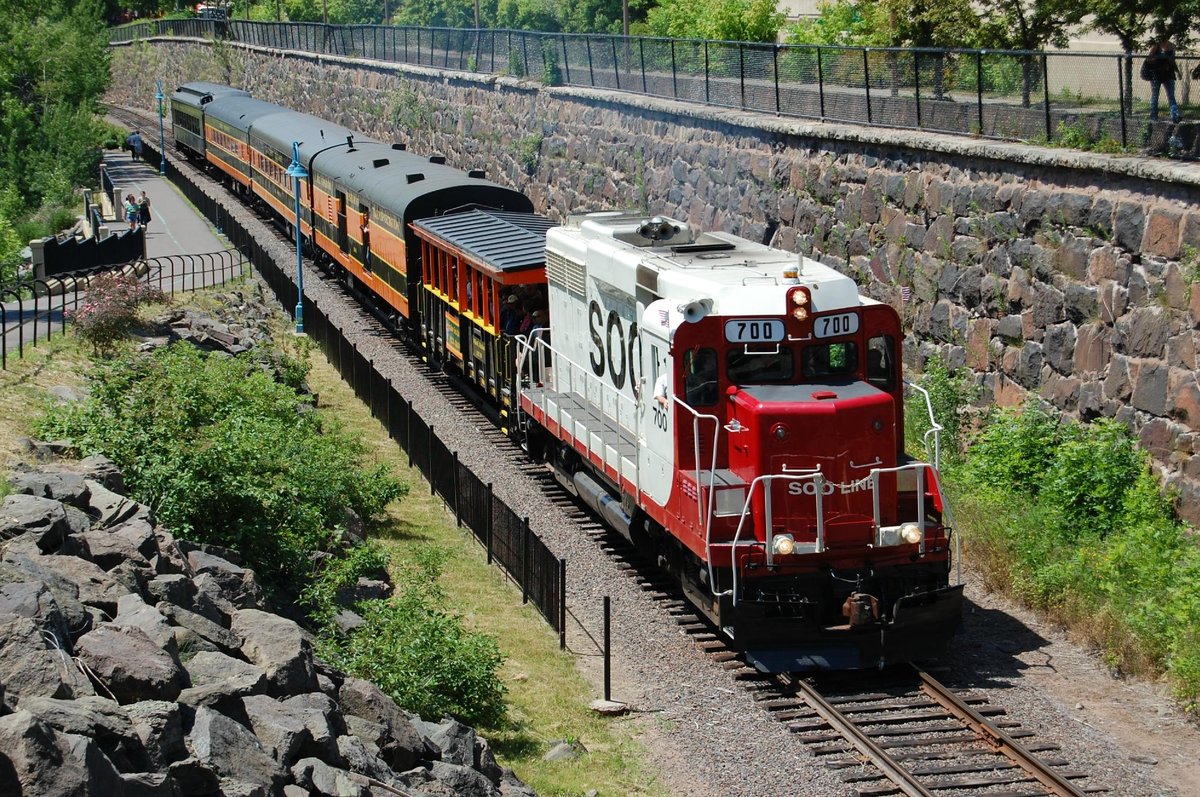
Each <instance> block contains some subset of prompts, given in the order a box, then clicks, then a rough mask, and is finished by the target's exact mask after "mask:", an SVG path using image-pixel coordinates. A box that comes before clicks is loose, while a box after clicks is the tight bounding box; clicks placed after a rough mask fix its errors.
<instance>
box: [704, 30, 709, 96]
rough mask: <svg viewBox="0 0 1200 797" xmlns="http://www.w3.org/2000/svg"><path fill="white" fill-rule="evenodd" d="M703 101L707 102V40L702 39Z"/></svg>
mask: <svg viewBox="0 0 1200 797" xmlns="http://www.w3.org/2000/svg"><path fill="white" fill-rule="evenodd" d="M704 102H705V104H707V103H708V40H707V39H705V41H704Z"/></svg>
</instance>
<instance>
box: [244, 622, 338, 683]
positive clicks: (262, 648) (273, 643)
mask: <svg viewBox="0 0 1200 797" xmlns="http://www.w3.org/2000/svg"><path fill="white" fill-rule="evenodd" d="M231 630H232V631H233V632H234V633H235V634H237V635H238V636H240V637H241V638H242V647H241V650H242V653H243V655H245V657H246V658H247V659H249V660H250V661H251V662H253V663H255V664H257V665H258V666H259V667H261V668H263V669H264V670H265V671H266V673H267V679H268V682H269V684H270V693H271V694H273V695H295V694H302V693H306V692H315V691H316V689H317V676H316V672H315V671H314V669H313V660H312V646H311V645H310V644H309V641H308V639H307V637H306V636H305V635H304V632H303V631H302V630H301V629H300V626H298V625H297V624H296V623H295V622H293V621H291V620H288V619H286V618H284V617H279V616H277V615H274V614H268V613H266V612H263V611H259V610H257V609H243V610H241V611H239V612H237V614H235V615H234V617H233V622H232V625H231Z"/></svg>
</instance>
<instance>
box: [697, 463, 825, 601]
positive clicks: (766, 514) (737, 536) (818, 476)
mask: <svg viewBox="0 0 1200 797" xmlns="http://www.w3.org/2000/svg"><path fill="white" fill-rule="evenodd" d="M777 479H787V480H789V481H809V480H811V481H812V483H813V497H814V498H815V499H816V502H817V542H816V547H815V549H814V550H813V553H821V552H823V551H824V550H825V501H824V489H823V488H824V483H825V477H824V475H822V473H821V472H820V471H819V470H818V471H815V472H813V473H808V474H799V473H772V474H769V475H765V476H756V477H755V479H754V481H752V482H750V489H748V490H747V491H746V500H745V502H744V503H743V504H742V517H741V518H740V519H739V520H738V527H737V531H735V532H734V534H733V550H734V552H735V553H736V551H737V548H738V545H740V544H741V536H742V528H743V527H744V526H745V525H746V518H747V517H749V515H750V504H751V502H752V501H753V500H754V491H755V489H756V488H757V487H758V486H759V485H760V484H762V483H763V482H772V481H776V480H777ZM763 527H764V529H765V533H766V540H765V541H764V542H763V543H761V544H762V545H764V546H765V548H766V555H767V565H768V566H770V565H772V564H774V562H775V546H774V541H775V530H774V529H773V528H772V523H771V490H770V489H768V488H764V490H763ZM749 545H751V546H752V547H757V546H758V545H759V542H758V540H753V541H751V542H750V543H749ZM731 560H732V561H731V562H730V568H729V569H730V570H732V571H733V583H732V584H731V585H730V588H729V589H727V590H725V591H724V592H717V591H716V589H715V587H713V597H714V598H719V597H721V596H723V595H729V596H730V597H732V598H733V605H734V606H737V602H738V572H739V571H738V566H737V557H736V556H731ZM708 583H709V584H710V585H715V584H716V581H714V580H713V573H712V557H711V556H709V559H708Z"/></svg>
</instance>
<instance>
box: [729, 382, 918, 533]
mask: <svg viewBox="0 0 1200 797" xmlns="http://www.w3.org/2000/svg"><path fill="white" fill-rule="evenodd" d="M729 401H730V415H731V421H730V424H729V426H728V427H727V428H728V429H730V430H731V431H730V435H729V463H730V470H732V471H733V472H734V473H736V474H738V475H739V476H741V477H742V478H743V479H744V480H745V481H747V482H750V481H751V480H752V479H753V478H754V477H755V476H757V475H758V474H786V475H787V476H788V478H780V479H774V480H772V481H770V482H769V484H764V485H763V489H761V490H757V491H755V495H754V504H753V513H754V517H755V521H756V523H755V527H756V531H757V536H758V537H759V539H763V537H764V531H765V526H766V525H767V524H768V522H769V524H770V526H771V531H772V534H773V535H777V534H791V535H793V537H794V539H795V542H796V543H797V545H801V546H804V545H806V544H810V543H811V544H815V543H816V542H817V534H818V522H817V521H818V517H819V516H821V517H823V519H824V529H823V531H824V540H823V542H824V546H823V547H824V548H826V549H829V550H834V549H837V548H848V547H861V546H864V545H868V544H870V543H871V541H872V538H873V534H874V518H875V500H874V497H873V492H872V489H871V471H872V470H873V469H880V468H891V467H894V466H895V464H896V463H895V458H896V453H895V452H896V438H895V435H896V419H895V402H894V401H893V399H892V397H891V396H890V395H888V394H887V393H884V392H883V391H881V390H878V389H877V388H875V387H873V386H871V385H870V384H868V383H866V382H861V381H852V380H843V381H838V382H836V383H830V384H803V385H771V386H751V387H743V388H733V389H731V390H730V395H729ZM793 475H794V478H793ZM885 481H886V477H885ZM882 486H884V485H882V484H881V487H882ZM768 503H769V507H768ZM882 503H883V505H885V506H886V505H888V504H890V503H891V502H886V501H885V502H882ZM768 518H769V521H768ZM881 520H883V521H884V522H890V521H891V520H892V519H891V518H888V517H881Z"/></svg>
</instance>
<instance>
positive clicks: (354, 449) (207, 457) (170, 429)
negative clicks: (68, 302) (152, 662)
mask: <svg viewBox="0 0 1200 797" xmlns="http://www.w3.org/2000/svg"><path fill="white" fill-rule="evenodd" d="M91 378H92V384H91V394H90V397H89V398H88V399H87V400H86V401H84V402H81V403H79V404H75V405H70V406H62V407H52V408H50V410H49V411H48V413H47V415H46V416H45V417H44V418H43V420H42V421H41V422H40V424H39V430H38V431H39V433H41V434H43V435H47V436H49V437H51V438H57V437H65V438H70V439H72V440H74V441H75V443H76V445H77V446H78V447H79V449H80V450H81V451H82V452H84V454H95V453H100V454H105V455H106V456H108V457H110V458H111V459H113V461H114V462H116V463H117V464H118V465H119V466H120V467H121V468H122V469H123V470H124V471H125V474H126V484H127V485H128V486H129V488H130V490H131V492H132V495H133V497H134V498H136V499H137V500H138V501H141V502H143V503H147V504H149V505H150V506H152V507H153V508H154V510H155V513H156V514H157V516H158V519H159V521H160V522H161V523H163V525H165V526H167V527H168V528H170V529H172V530H173V531H174V533H176V534H177V535H179V536H181V537H183V538H185V539H191V540H196V541H198V542H211V543H216V544H219V545H226V546H230V547H233V548H237V549H238V550H240V551H241V552H242V555H243V556H244V557H245V558H246V561H247V563H248V564H249V565H250V566H251V567H253V568H254V569H255V570H257V571H258V572H259V574H260V575H261V576H262V577H263V579H264V581H265V582H266V583H267V584H268V586H275V587H281V586H290V587H291V588H293V589H296V588H299V586H300V585H303V584H305V583H306V580H307V578H308V577H309V575H310V571H311V565H310V563H309V556H310V554H311V553H312V552H314V551H319V550H330V549H332V548H334V547H336V546H337V545H338V544H339V541H340V540H339V538H340V534H339V533H338V532H337V531H336V527H337V525H338V524H339V523H340V522H341V521H342V518H343V512H344V508H346V507H349V508H350V509H352V510H354V511H355V512H356V513H358V514H359V515H360V516H361V517H363V518H371V517H372V516H374V515H376V514H378V513H379V512H381V511H382V510H383V508H384V507H385V506H386V505H387V504H388V503H389V502H390V501H392V500H393V499H395V498H397V497H399V496H400V495H402V494H403V493H404V492H405V490H406V488H405V487H404V485H402V484H401V483H400V482H398V481H397V480H396V479H395V478H394V477H393V476H391V475H390V473H389V472H388V470H387V468H386V467H385V466H382V465H381V466H379V467H376V468H366V467H364V466H363V464H362V460H363V457H364V455H365V453H366V449H365V448H364V446H363V445H362V444H361V443H360V442H358V441H357V440H355V439H353V438H351V437H350V436H349V435H347V434H345V433H343V432H341V431H339V430H338V429H337V428H336V427H333V426H331V425H330V424H329V423H328V422H323V421H322V419H321V418H320V416H319V415H318V414H317V413H314V412H300V411H299V410H300V409H301V405H302V404H304V403H305V399H302V398H300V397H298V396H297V395H296V393H295V391H294V390H293V389H291V388H289V387H287V386H285V385H281V384H279V383H277V382H275V381H274V380H273V379H272V376H271V375H270V374H269V373H268V372H267V370H265V369H264V368H262V367H260V366H259V364H258V363H256V362H255V360H254V359H253V358H252V357H251V356H249V355H239V356H237V357H232V358H219V357H210V356H208V355H206V354H204V353H202V352H199V351H197V350H196V349H195V348H194V347H192V346H190V345H188V344H183V343H180V344H175V345H172V346H169V347H167V348H164V349H159V350H158V351H156V352H154V353H153V354H152V355H150V356H136V355H134V356H125V357H123V358H119V359H117V360H114V361H112V362H111V363H110V364H108V365H106V366H104V367H101V368H99V369H98V370H97V371H96V372H95V373H94V374H93V375H92V377H91Z"/></svg>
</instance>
